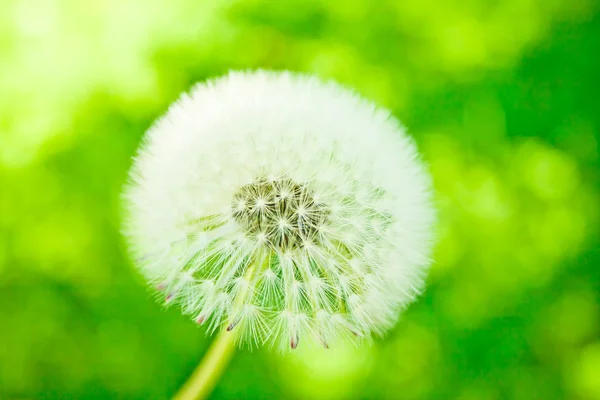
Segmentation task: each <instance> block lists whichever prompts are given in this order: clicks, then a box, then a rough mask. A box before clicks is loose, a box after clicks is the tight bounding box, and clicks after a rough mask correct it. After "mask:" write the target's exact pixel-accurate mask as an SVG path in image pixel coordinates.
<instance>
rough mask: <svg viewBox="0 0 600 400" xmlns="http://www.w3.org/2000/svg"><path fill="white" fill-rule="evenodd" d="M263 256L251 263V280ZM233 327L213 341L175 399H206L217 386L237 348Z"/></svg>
mask: <svg viewBox="0 0 600 400" xmlns="http://www.w3.org/2000/svg"><path fill="white" fill-rule="evenodd" d="M261 263H262V257H256V258H255V259H254V262H253V263H252V264H251V265H250V267H249V268H248V270H247V271H246V273H245V274H244V277H245V278H246V279H248V280H250V282H253V281H254V275H255V274H256V272H257V271H258V270H260V267H261ZM247 295H248V293H247V288H246V289H245V290H243V291H242V293H240V297H239V299H238V301H237V304H236V308H238V307H240V306H241V305H242V304H243V302H244V301H245V298H246V296H247ZM229 326H230V327H231V328H227V329H226V330H225V329H224V330H222V331H221V333H219V336H217V338H216V339H215V340H214V341H213V342H212V343H211V345H210V348H209V349H208V351H207V352H206V355H205V356H204V358H203V359H202V361H201V362H200V364H199V365H198V366H197V367H196V369H195V370H194V372H192V375H191V376H190V377H189V378H188V380H187V382H186V383H185V384H184V385H183V386H182V387H181V389H179V391H178V392H177V394H175V396H174V397H173V400H201V399H206V398H207V397H208V396H209V395H210V393H211V392H212V390H213V389H214V388H215V385H216V384H217V381H218V380H219V378H220V377H221V374H223V371H224V370H225V367H226V366H227V364H229V361H230V360H231V357H232V356H233V352H234V350H235V334H234V333H233V332H230V331H231V329H233V321H231V323H230V325H229Z"/></svg>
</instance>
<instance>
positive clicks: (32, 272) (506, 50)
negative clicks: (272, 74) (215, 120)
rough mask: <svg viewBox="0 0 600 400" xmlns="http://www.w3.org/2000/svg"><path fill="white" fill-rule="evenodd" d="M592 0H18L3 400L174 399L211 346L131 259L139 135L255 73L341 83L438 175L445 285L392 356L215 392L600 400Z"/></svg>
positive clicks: (399, 334) (4, 32)
mask: <svg viewBox="0 0 600 400" xmlns="http://www.w3.org/2000/svg"><path fill="white" fill-rule="evenodd" d="M598 11H599V10H598V7H597V5H596V4H595V3H593V2H592V1H591V0H590V1H588V0H578V1H568V0H505V1H502V2H500V1H485V0H481V1H479V0H467V1H459V0H450V1H443V0H424V1H421V2H404V1H396V0H388V1H378V2H370V1H366V0H365V1H339V0H330V1H317V0H288V1H268V0H259V1H233V0H230V1H219V0H214V1H202V2H199V1H193V0H174V1H166V0H164V1H152V0H150V1H148V0H144V1H142V0H133V1H122V0H98V1H91V2H83V1H77V0H3V1H2V4H1V5H0V324H1V327H2V328H1V329H0V398H1V399H59V398H60V399H117V398H119V399H163V398H168V397H169V395H170V394H172V393H174V391H175V390H176V389H177V387H178V386H179V385H181V384H182V383H183V382H184V380H185V379H186V378H187V376H188V374H189V373H190V372H191V370H192V369H193V367H194V366H195V364H196V363H197V361H198V360H199V359H200V357H201V356H202V354H203V352H204V351H205V349H206V347H207V344H208V342H209V339H207V338H206V337H205V334H204V332H203V331H202V329H200V328H198V327H197V326H195V325H194V324H193V323H191V322H190V321H189V320H188V319H187V318H185V317H182V316H181V315H180V314H179V312H178V311H177V310H176V309H169V310H167V311H165V310H163V309H162V308H161V307H160V305H158V304H156V303H155V302H154V301H153V299H152V298H151V296H150V294H149V293H148V291H147V289H146V285H145V283H144V282H143V280H142V279H141V277H140V276H139V275H138V274H137V272H136V271H135V269H134V268H133V267H132V265H131V264H130V262H129V261H128V258H127V254H126V249H125V248H124V243H123V240H122V238H121V236H120V233H119V224H120V217H121V216H120V200H119V194H120V190H121V187H122V185H123V183H124V181H125V179H126V174H127V170H128V167H129V166H130V164H131V156H132V155H133V154H134V151H135V149H136V147H137V145H138V143H139V141H140V138H141V135H142V134H143V132H144V131H145V129H146V128H147V127H148V126H149V124H150V123H151V121H152V120H153V119H154V118H155V117H157V116H158V115H160V114H161V113H162V112H163V111H164V110H165V108H166V107H167V105H168V104H169V103H171V102H172V101H173V100H175V99H176V97H177V95H178V94H179V93H180V92H181V91H184V90H186V89H188V88H189V87H190V85H192V84H193V83H194V82H195V81H197V80H201V79H205V78H207V77H210V76H215V75H218V74H222V73H224V72H226V71H227V70H228V69H230V68H232V69H239V68H256V67H263V68H276V69H282V68H285V69H292V70H299V71H306V72H311V73H314V74H317V75H319V76H322V77H325V78H334V79H336V80H338V81H340V82H342V83H344V84H346V85H348V86H351V87H353V88H355V89H356V90H357V91H358V92H360V93H362V94H364V95H365V96H368V97H370V98H372V99H374V100H375V101H377V102H378V103H380V104H382V105H383V106H386V107H389V108H391V109H392V110H393V111H394V113H395V115H396V116H398V117H399V118H400V119H401V120H402V121H403V122H404V123H405V124H406V125H407V126H408V127H409V128H410V132H411V133H412V134H413V135H414V136H415V137H416V139H417V141H418V143H419V147H420V149H421V150H422V152H423V153H424V156H425V158H426V160H427V161H428V163H429V164H430V166H431V171H432V173H433V175H434V180H435V187H436V192H437V193H436V200H437V204H438V208H439V212H440V223H439V226H438V237H439V242H438V246H437V248H436V254H435V260H436V262H435V265H434V266H433V267H432V270H431V274H430V278H429V280H428V289H427V291H426V293H425V294H424V295H423V296H422V297H421V298H420V299H419V301H418V302H417V303H416V304H414V305H413V306H412V307H411V308H410V309H409V310H408V311H407V312H406V313H405V315H404V316H403V318H402V319H401V321H400V323H399V324H398V326H397V327H396V329H395V330H394V331H393V332H392V333H391V334H390V335H388V336H387V337H385V338H384V339H382V340H377V341H376V343H375V344H374V345H373V346H363V347H360V348H339V349H330V350H322V349H312V348H304V347H303V346H300V347H299V348H298V350H297V351H296V352H294V353H293V354H292V355H290V356H285V357H283V356H278V355H275V354H272V353H270V352H269V351H267V350H259V351H255V352H253V353H250V352H247V351H242V352H240V353H239V354H238V355H237V356H236V358H235V359H234V361H233V363H232V365H231V366H230V368H229V370H228V371H227V372H226V374H225V376H224V377H223V379H222V381H221V382H220V384H219V386H218V387H217V389H216V391H215V393H214V398H215V399H217V398H252V399H258V398H283V399H351V398H357V399H358V398H360V399H457V400H486V399H515V400H521V399H522V400H531V399H543V400H552V399H577V400H594V399H600V252H599V249H600V236H599V234H598V233H599V232H598V231H599V230H598V228H599V211H600V201H599V194H600V174H599V172H600V168H599V163H598V161H599V160H598V140H599V138H600V134H599V131H598V129H599V128H600V107H599V104H600V103H599V101H598V88H599V87H600V73H599V72H598V71H600V16H599V13H598Z"/></svg>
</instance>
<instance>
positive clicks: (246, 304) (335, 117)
mask: <svg viewBox="0 0 600 400" xmlns="http://www.w3.org/2000/svg"><path fill="white" fill-rule="evenodd" d="M430 189H431V182H430V178H429V175H428V174H427V172H426V169H425V167H424V165H423V164H422V163H421V161H420V160H419V156H418V155H417V152H416V148H415V145H414V143H413V141H412V140H411V139H410V138H409V137H408V136H407V135H406V133H405V131H404V128H403V127H402V125H400V123H399V122H398V121H397V120H396V119H394V118H393V117H392V116H391V115H390V113H389V112H388V111H386V110H384V109H381V108H377V107H376V106H375V105H374V104H372V103H370V102H368V101H366V100H364V99H362V98H360V97H359V96H357V95H356V94H354V93H353V92H351V91H348V90H347V89H344V88H342V87H340V86H338V85H337V84H334V83H323V82H321V81H319V80H317V79H315V78H312V77H309V76H305V75H297V74H293V73H289V72H266V71H258V72H232V73H230V74H228V75H227V76H225V77H222V78H218V79H215V80H211V81H208V82H206V83H201V84H198V85H197V86H196V87H195V88H194V89H193V90H192V91H191V92H190V93H189V94H184V95H182V97H181V98H180V99H179V100H178V101H177V102H176V103H175V104H174V105H172V106H171V107H170V108H169V110H168V111H167V113H166V114H165V115H164V116H163V117H162V118H160V119H159V120H158V121H157V122H156V123H155V124H154V126H153V127H152V128H151V129H150V130H149V131H148V132H147V134H146V136H145V139H144V141H143V144H142V146H141V149H140V150H139V152H138V155H137V157H136V158H135V162H134V165H133V168H132V170H131V174H130V183H129V185H128V186H127V188H126V190H125V199H126V213H127V222H126V227H125V234H126V236H127V238H128V240H129V243H130V247H131V250H132V253H133V256H134V258H135V262H136V264H137V266H138V267H139V268H140V269H141V271H142V273H143V274H144V275H145V277H146V278H147V280H148V281H149V282H150V283H151V284H152V285H155V286H156V287H157V288H158V289H159V292H160V293H161V294H162V296H164V297H163V299H164V300H165V301H166V302H168V303H174V304H179V305H180V306H181V308H182V311H183V312H184V313H185V314H188V315H190V316H191V317H192V318H193V319H194V320H195V321H196V322H197V323H199V324H204V325H206V326H207V327H208V330H209V332H213V331H215V330H226V331H231V333H227V332H226V334H232V335H236V340H237V342H238V343H239V344H241V345H242V344H247V345H250V346H252V345H254V344H267V345H275V346H277V347H279V348H281V349H289V348H292V349H293V348H296V346H297V345H298V343H299V340H301V339H302V340H304V339H306V340H309V341H310V340H313V341H315V342H317V343H320V344H321V345H322V346H324V347H328V346H329V345H330V344H331V343H332V342H333V341H335V340H336V339H340V338H346V339H348V338H349V339H351V340H358V339H361V338H370V337H371V336H372V334H383V333H384V332H385V331H387V330H388V329H390V328H391V327H392V326H393V325H394V324H395V322H396V321H397V319H398V316H399V313H400V312H401V311H402V309H403V308H404V307H405V306H406V305H407V304H408V303H410V302H411V301H412V300H413V299H414V298H415V296H416V295H417V294H418V293H419V292H420V290H421V289H422V287H423V278H424V275H425V272H426V270H427V267H428V265H429V263H430V259H429V255H430V249H431V233H432V232H431V231H432V223H433V220H434V212H433V208H432V205H431V198H430V197H431V190H430Z"/></svg>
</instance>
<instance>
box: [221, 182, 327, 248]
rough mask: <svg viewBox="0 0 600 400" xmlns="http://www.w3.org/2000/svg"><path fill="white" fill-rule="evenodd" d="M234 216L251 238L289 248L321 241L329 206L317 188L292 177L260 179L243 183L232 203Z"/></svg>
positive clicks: (272, 246) (273, 246)
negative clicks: (318, 195) (320, 199)
mask: <svg viewBox="0 0 600 400" xmlns="http://www.w3.org/2000/svg"><path fill="white" fill-rule="evenodd" d="M231 210H232V213H233V218H234V219H235V221H236V222H237V223H238V224H239V225H240V226H241V227H242V229H243V230H244V233H245V234H246V236H248V237H252V238H255V239H258V240H259V241H260V242H266V243H267V244H268V246H270V247H271V248H273V249H274V250H278V251H282V252H284V251H286V250H291V249H295V248H300V247H304V246H306V244H307V243H315V242H318V241H319V232H320V231H321V228H322V226H323V225H324V224H325V223H326V222H327V218H328V216H329V209H328V208H327V207H326V206H325V205H324V204H322V203H320V202H317V201H315V196H314V191H312V190H311V189H310V188H308V187H307V185H306V184H303V183H297V182H295V181H293V180H291V179H289V178H281V179H275V180H271V179H266V178H257V179H255V180H254V182H252V183H249V184H247V185H244V186H242V187H241V188H239V189H238V190H237V192H236V193H235V194H234V196H233V200H232V203H231Z"/></svg>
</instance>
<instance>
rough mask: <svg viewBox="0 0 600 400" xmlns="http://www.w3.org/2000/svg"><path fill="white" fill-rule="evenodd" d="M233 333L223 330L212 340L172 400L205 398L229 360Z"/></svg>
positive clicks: (232, 350)
mask: <svg viewBox="0 0 600 400" xmlns="http://www.w3.org/2000/svg"><path fill="white" fill-rule="evenodd" d="M234 342H235V335H234V334H233V333H232V332H228V331H226V330H223V331H222V332H221V333H220V334H219V336H217V338H216V339H215V340H214V341H213V342H212V344H211V345H210V348H209V349H208V352H207V353H206V355H205V356H204V358H203V359H202V361H201V362H200V364H199V365H198V366H197V367H196V369H195V370H194V372H192V375H191V376H190V377H189V379H188V380H187V382H186V383H185V384H184V385H183V386H182V387H181V389H179V391H178V392H177V394H176V395H175V396H174V397H173V400H200V399H205V398H207V397H208V396H209V395H210V393H211V392H212V390H213V389H214V387H215V385H216V383H217V381H218V379H219V377H220V376H221V374H222V373H223V371H224V370H225V367H226V366H227V364H228V363H229V360H231V357H232V356H233V352H234V350H235V343H234Z"/></svg>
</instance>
